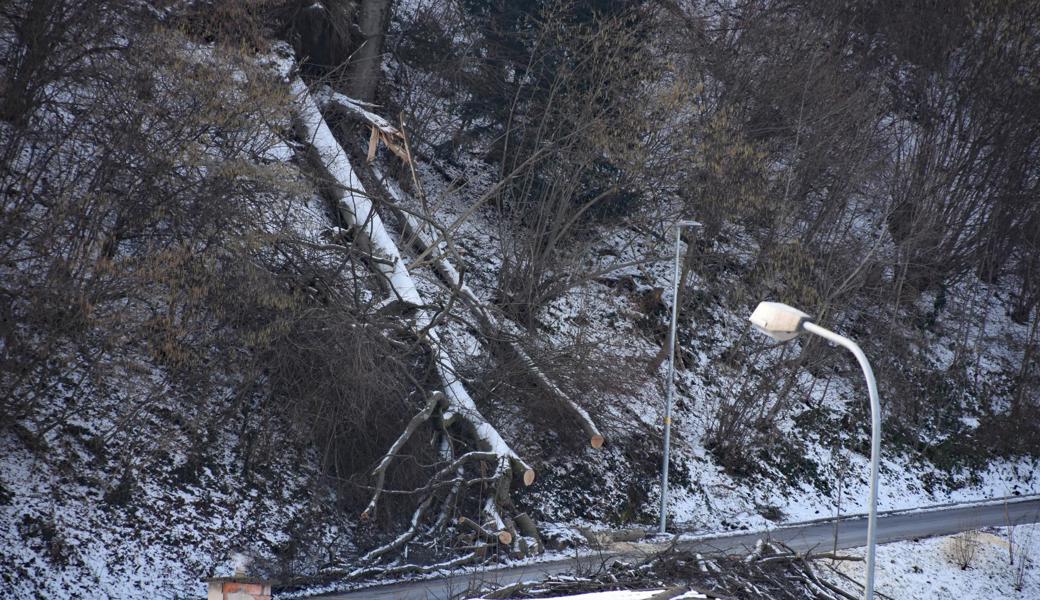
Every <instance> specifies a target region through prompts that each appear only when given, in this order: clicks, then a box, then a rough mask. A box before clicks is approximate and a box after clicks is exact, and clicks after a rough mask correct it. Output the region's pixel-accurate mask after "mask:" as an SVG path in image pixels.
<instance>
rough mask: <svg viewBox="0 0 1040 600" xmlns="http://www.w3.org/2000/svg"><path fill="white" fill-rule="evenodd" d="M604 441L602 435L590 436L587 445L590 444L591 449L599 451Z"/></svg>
mask: <svg viewBox="0 0 1040 600" xmlns="http://www.w3.org/2000/svg"><path fill="white" fill-rule="evenodd" d="M604 441H606V440H605V439H604V437H603V436H602V435H599V434H596V435H594V436H592V439H591V440H590V442H589V443H591V444H592V447H593V448H595V449H597V450H599V449H600V448H602V447H603V442H604Z"/></svg>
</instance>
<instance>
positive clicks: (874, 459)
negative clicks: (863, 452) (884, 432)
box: [802, 321, 881, 600]
mask: <svg viewBox="0 0 1040 600" xmlns="http://www.w3.org/2000/svg"><path fill="white" fill-rule="evenodd" d="M802 326H803V327H804V328H805V330H806V331H808V332H810V333H814V334H816V335H818V336H820V337H822V338H824V339H827V340H829V341H831V342H834V343H835V344H838V345H839V346H843V347H845V348H846V349H848V350H849V351H850V352H852V354H853V355H855V357H856V360H857V361H859V366H860V367H861V368H862V369H863V375H864V377H866V379H867V393H868V394H869V395H870V425H871V427H870V509H869V510H870V513H869V514H870V516H869V518H868V520H867V580H866V582H865V583H864V586H863V600H873V598H874V550H875V547H876V546H877V494H878V469H879V463H880V462H881V401H880V400H879V398H878V391H877V380H876V379H874V370H873V369H871V368H870V362H869V361H868V360H867V356H866V355H865V354H863V350H861V349H860V347H859V345H858V344H856V342H853V341H852V340H850V339H848V338H846V337H844V336H840V335H838V334H836V333H834V332H833V331H830V330H829V329H824V328H823V327H820V326H819V325H816V324H815V323H812V322H811V321H806V322H805V323H803V325H802Z"/></svg>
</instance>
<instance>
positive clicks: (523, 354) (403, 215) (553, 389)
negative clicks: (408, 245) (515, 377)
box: [373, 169, 606, 448]
mask: <svg viewBox="0 0 1040 600" xmlns="http://www.w3.org/2000/svg"><path fill="white" fill-rule="evenodd" d="M373 170H374V172H375V175H376V177H377V178H378V179H379V180H380V181H381V182H382V183H383V188H384V189H385V190H386V191H387V194H388V195H389V197H390V199H391V200H392V201H393V203H392V204H391V208H392V209H393V210H394V211H395V215H396V216H397V219H398V221H399V222H400V223H401V228H402V229H403V231H402V233H403V234H404V237H405V238H406V239H409V240H412V243H413V244H414V245H415V248H416V251H418V252H419V254H420V255H424V256H428V257H429V260H430V261H431V263H432V265H433V267H434V269H435V270H436V271H437V274H438V275H439V276H440V277H441V279H442V280H443V281H444V282H445V283H446V284H447V285H448V286H449V287H451V288H452V290H453V291H456V292H457V293H458V294H459V296H460V297H461V298H462V299H463V302H464V303H465V304H466V306H467V307H468V308H469V309H470V311H471V313H472V314H473V316H474V317H476V319H477V321H478V322H479V323H480V326H481V327H482V328H483V329H484V334H485V335H484V338H485V339H488V340H499V341H500V342H502V343H503V344H504V345H505V347H506V349H507V350H508V351H509V352H510V353H511V354H512V355H513V357H514V358H516V359H517V360H518V361H519V362H520V364H521V365H522V366H523V367H524V369H525V371H526V372H527V374H528V376H529V377H530V378H531V379H532V380H533V381H534V382H535V384H536V385H537V386H538V388H539V389H541V390H542V392H543V393H545V394H547V395H548V396H549V397H551V398H553V399H555V400H556V401H557V402H558V403H560V404H561V405H562V406H564V407H565V408H567V409H568V410H569V411H570V412H571V414H572V415H573V416H574V417H575V418H576V419H577V421H578V423H579V425H580V426H581V428H582V430H583V431H584V432H585V434H586V435H587V436H588V438H589V444H590V445H591V446H592V447H593V448H601V447H602V446H603V443H604V441H605V440H606V438H605V437H604V436H603V434H602V433H600V431H599V427H597V426H596V422H595V421H594V420H593V419H592V416H591V415H589V413H588V411H586V410H585V409H584V408H582V407H581V406H580V405H578V403H577V402H575V401H574V400H573V399H572V398H571V397H570V396H569V395H568V394H567V393H566V392H564V391H563V390H562V389H560V387H559V386H558V385H556V384H555V383H553V382H552V380H551V379H549V377H548V376H547V375H546V374H545V372H544V371H543V370H542V369H540V368H539V367H538V365H537V364H536V363H535V361H534V359H533V358H531V355H530V354H529V353H528V352H527V351H526V350H525V349H524V348H523V346H521V345H520V343H519V342H518V341H516V339H515V338H516V331H506V330H507V329H511V328H509V327H508V325H507V324H508V321H505V320H499V319H497V318H495V316H494V314H493V313H492V312H491V311H490V310H489V309H488V308H487V307H486V306H484V303H483V302H481V301H480V299H479V298H478V297H477V295H476V294H475V293H474V292H473V290H472V289H470V287H469V286H467V285H466V284H465V283H464V282H463V281H462V276H461V275H460V274H459V271H458V270H457V269H456V268H455V267H454V266H453V265H452V264H451V263H450V262H449V261H448V259H447V258H446V257H445V256H444V253H443V252H441V251H440V249H438V248H433V247H432V246H433V242H431V241H430V239H429V238H428V237H427V236H426V235H425V233H424V232H423V230H422V226H421V225H420V223H419V221H418V220H417V219H416V218H415V217H414V216H413V215H411V214H409V213H407V212H406V211H405V210H404V209H403V208H402V205H403V203H402V201H401V196H402V193H401V191H400V189H399V188H398V187H397V185H396V184H395V183H394V182H392V181H390V180H389V179H386V178H385V177H383V176H382V173H380V172H379V170H378V169H373Z"/></svg>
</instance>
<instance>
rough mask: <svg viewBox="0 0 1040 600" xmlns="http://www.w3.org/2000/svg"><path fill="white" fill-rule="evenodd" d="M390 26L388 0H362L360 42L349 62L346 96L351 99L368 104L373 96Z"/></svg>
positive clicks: (359, 19)
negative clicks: (384, 40) (384, 39)
mask: <svg viewBox="0 0 1040 600" xmlns="http://www.w3.org/2000/svg"><path fill="white" fill-rule="evenodd" d="M389 23H390V0H363V2H362V3H361V11H360V14H359V15H358V28H359V29H360V30H361V36H362V38H363V40H362V42H361V47H360V48H358V50H357V51H356V52H355V53H354V57H353V59H352V60H351V61H350V70H349V76H348V80H347V85H348V89H347V93H348V94H350V95H351V96H353V97H354V98H357V99H359V100H364V101H366V102H371V101H372V100H374V99H375V97H376V86H377V85H378V83H379V74H380V66H381V65H382V63H383V59H382V54H383V38H385V37H386V27H387V25H388V24H389Z"/></svg>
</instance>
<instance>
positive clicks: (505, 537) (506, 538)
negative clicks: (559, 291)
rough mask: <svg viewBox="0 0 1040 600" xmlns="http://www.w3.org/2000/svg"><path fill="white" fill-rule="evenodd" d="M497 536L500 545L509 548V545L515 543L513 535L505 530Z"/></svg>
mask: <svg viewBox="0 0 1040 600" xmlns="http://www.w3.org/2000/svg"><path fill="white" fill-rule="evenodd" d="M496 536H497V537H498V543H500V544H502V545H503V546H508V545H509V544H512V543H513V534H511V533H509V532H508V531H506V530H504V529H503V530H502V531H499V532H498V533H497V534H496Z"/></svg>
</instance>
